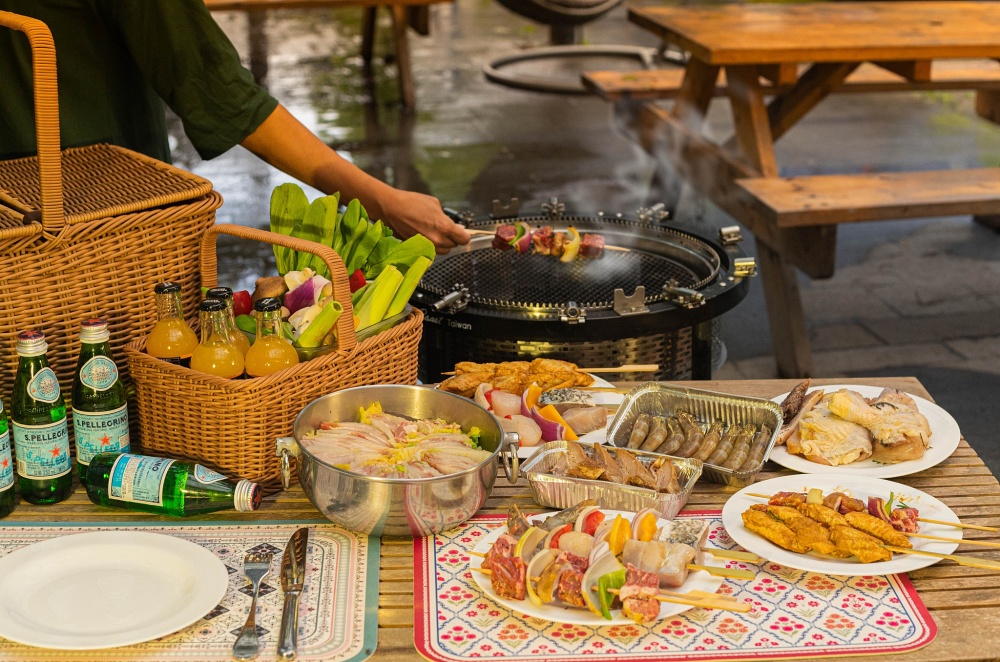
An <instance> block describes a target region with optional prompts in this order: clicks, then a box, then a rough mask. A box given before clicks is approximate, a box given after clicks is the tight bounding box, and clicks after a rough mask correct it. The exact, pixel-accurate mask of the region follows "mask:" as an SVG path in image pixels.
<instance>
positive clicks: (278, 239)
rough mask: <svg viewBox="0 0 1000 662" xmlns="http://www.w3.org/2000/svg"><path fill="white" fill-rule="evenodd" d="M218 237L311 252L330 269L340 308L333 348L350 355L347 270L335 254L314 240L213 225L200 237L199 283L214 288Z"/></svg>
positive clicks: (351, 314)
mask: <svg viewBox="0 0 1000 662" xmlns="http://www.w3.org/2000/svg"><path fill="white" fill-rule="evenodd" d="M220 234H228V235H232V236H233V237H239V238H240V239H250V240H252V241H259V242H261V243H264V244H272V245H277V246H284V247H285V248H291V249H292V250H296V251H302V252H305V253H312V254H313V255H316V256H317V257H319V258H321V259H322V260H323V262H325V263H326V266H327V267H329V268H330V281H331V282H332V283H333V297H334V298H335V299H336V300H337V301H339V302H340V305H341V306H343V308H344V312H343V313H341V315H340V319H338V320H337V349H338V350H341V351H346V352H350V351H351V350H353V349H354V347H355V345H357V344H358V341H357V338H356V337H355V336H354V309H353V307H352V306H351V287H350V285H349V283H348V280H347V268H346V267H345V266H344V261H343V260H341V259H340V256H339V255H337V252H336V251H335V250H333V249H332V248H330V247H329V246H324V245H323V244H318V243H316V242H315V241H306V240H305V239H297V238H296V237H289V236H288V235H284V234H278V233H277V232H269V231H267V230H258V229H256V228H248V227H244V226H242V225H231V224H227V223H222V224H219V225H213V226H212V227H210V228H209V229H208V231H207V232H205V234H204V236H202V238H201V284H202V285H203V286H206V287H215V286H216V285H217V284H218V279H219V269H218V267H219V260H218V255H217V254H216V251H215V244H216V239H217V238H218V236H219V235H220Z"/></svg>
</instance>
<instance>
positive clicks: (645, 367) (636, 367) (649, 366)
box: [441, 363, 660, 388]
mask: <svg viewBox="0 0 1000 662" xmlns="http://www.w3.org/2000/svg"><path fill="white" fill-rule="evenodd" d="M659 369H660V366H658V365H657V364H655V363H643V364H638V363H627V364H625V365H620V366H618V367H617V368H577V370H579V371H580V372H656V371H658V370H659ZM441 374H442V375H454V374H455V371H454V370H451V371H449V372H442V373H441ZM571 388H573V387H571Z"/></svg>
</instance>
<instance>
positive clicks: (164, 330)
mask: <svg viewBox="0 0 1000 662" xmlns="http://www.w3.org/2000/svg"><path fill="white" fill-rule="evenodd" d="M153 292H154V295H155V296H156V316H157V321H156V326H154V327H153V330H152V331H151V332H150V334H149V337H147V338H146V352H147V353H148V354H149V355H150V356H155V357H156V358H158V359H163V360H164V361H169V362H170V363H177V364H180V365H185V366H186V365H188V363H189V361H190V360H191V354H192V353H193V352H194V348H195V347H197V346H198V336H196V335H195V333H194V331H192V330H191V327H190V326H188V323H187V322H185V321H184V312H183V310H182V309H181V286H180V284H178V283H171V282H169V281H168V282H165V283H160V284H159V285H157V286H156V287H155V288H153Z"/></svg>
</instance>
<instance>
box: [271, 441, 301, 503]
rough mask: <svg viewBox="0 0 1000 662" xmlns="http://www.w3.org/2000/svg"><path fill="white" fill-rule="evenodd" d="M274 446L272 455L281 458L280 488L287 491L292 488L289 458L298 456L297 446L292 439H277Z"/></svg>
mask: <svg viewBox="0 0 1000 662" xmlns="http://www.w3.org/2000/svg"><path fill="white" fill-rule="evenodd" d="M274 446H275V453H274V454H275V455H277V456H278V457H280V458H281V486H282V487H283V488H284V489H286V490H287V489H288V488H289V487H291V486H292V465H291V458H293V457H298V456H299V445H298V443H296V441H295V438H294V437H278V439H277V440H276V441H275V442H274Z"/></svg>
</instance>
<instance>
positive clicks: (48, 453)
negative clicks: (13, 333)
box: [10, 331, 73, 504]
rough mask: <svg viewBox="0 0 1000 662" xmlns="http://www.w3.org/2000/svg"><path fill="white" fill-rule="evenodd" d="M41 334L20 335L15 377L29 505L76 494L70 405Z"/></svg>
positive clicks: (21, 468)
mask: <svg viewBox="0 0 1000 662" xmlns="http://www.w3.org/2000/svg"><path fill="white" fill-rule="evenodd" d="M48 348H49V346H48V344H46V342H45V335H44V334H42V333H41V332H40V331H22V332H21V333H19V334H17V354H18V356H19V357H20V360H19V361H18V364H17V376H16V377H15V378H14V397H13V402H12V403H11V407H10V409H11V411H10V420H11V423H12V424H13V427H14V456H15V457H16V458H17V484H18V487H19V488H20V490H21V498H22V499H24V500H25V501H27V502H28V503H36V504H50V503H58V502H60V501H62V500H63V499H65V498H66V497H68V496H69V494H70V492H72V491H73V476H72V475H71V474H70V470H71V469H72V466H71V464H70V458H69V430H68V429H67V427H66V403H65V401H64V400H63V396H62V390H61V389H60V388H59V380H58V379H57V378H56V373H54V372H52V368H50V367H49V363H48V361H46V359H45V352H46V350H48Z"/></svg>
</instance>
